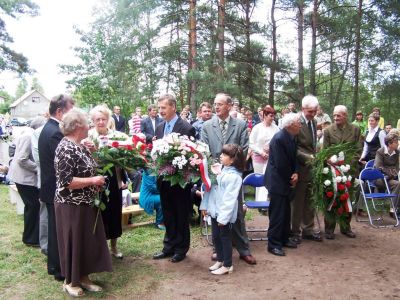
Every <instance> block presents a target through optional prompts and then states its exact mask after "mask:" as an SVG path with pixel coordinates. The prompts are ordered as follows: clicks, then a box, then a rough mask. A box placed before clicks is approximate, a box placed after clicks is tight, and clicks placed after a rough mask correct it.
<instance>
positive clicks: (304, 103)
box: [301, 95, 319, 108]
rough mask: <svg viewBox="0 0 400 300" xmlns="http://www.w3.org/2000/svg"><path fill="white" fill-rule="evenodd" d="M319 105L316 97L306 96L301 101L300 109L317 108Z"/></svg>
mask: <svg viewBox="0 0 400 300" xmlns="http://www.w3.org/2000/svg"><path fill="white" fill-rule="evenodd" d="M318 105H319V103H318V99H317V97H315V96H313V95H307V96H305V97H304V98H303V100H301V107H302V108H317V107H318Z"/></svg>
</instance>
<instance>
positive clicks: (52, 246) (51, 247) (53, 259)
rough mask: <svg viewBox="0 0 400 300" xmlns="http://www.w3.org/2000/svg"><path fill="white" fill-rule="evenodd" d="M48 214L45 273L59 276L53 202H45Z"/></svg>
mask: <svg viewBox="0 0 400 300" xmlns="http://www.w3.org/2000/svg"><path fill="white" fill-rule="evenodd" d="M46 207H47V215H48V220H49V224H48V237H47V238H48V244H47V273H49V274H50V275H54V276H61V268H60V257H59V254H58V242H57V230H56V214H55V211H54V204H53V203H46Z"/></svg>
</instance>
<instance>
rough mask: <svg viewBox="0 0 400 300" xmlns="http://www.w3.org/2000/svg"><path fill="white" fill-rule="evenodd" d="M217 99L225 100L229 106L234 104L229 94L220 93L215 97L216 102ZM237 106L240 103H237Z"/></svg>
mask: <svg viewBox="0 0 400 300" xmlns="http://www.w3.org/2000/svg"><path fill="white" fill-rule="evenodd" d="M217 98H223V99H225V101H226V103H228V104H232V103H233V102H232V98H231V96H229V95H228V94H225V93H218V94H216V95H215V100H216V99H217ZM235 103H236V102H235ZM237 104H238V105H239V101H237Z"/></svg>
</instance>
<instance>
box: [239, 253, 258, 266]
mask: <svg viewBox="0 0 400 300" xmlns="http://www.w3.org/2000/svg"><path fill="white" fill-rule="evenodd" d="M240 259H242V260H244V261H245V262H246V263H248V264H249V265H256V264H257V261H256V259H255V258H254V256H253V255H251V254H250V255H243V256H240Z"/></svg>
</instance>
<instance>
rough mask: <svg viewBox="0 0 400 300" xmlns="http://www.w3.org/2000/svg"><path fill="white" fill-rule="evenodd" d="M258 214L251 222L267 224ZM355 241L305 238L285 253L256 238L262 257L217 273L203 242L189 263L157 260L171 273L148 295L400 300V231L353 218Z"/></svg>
mask: <svg viewBox="0 0 400 300" xmlns="http://www.w3.org/2000/svg"><path fill="white" fill-rule="evenodd" d="M265 218H266V217H261V216H260V217H256V219H255V220H254V221H251V224H260V225H261V224H263V223H264V224H265V222H266V221H265ZM352 226H353V230H354V231H355V232H356V233H357V238H356V239H349V238H347V237H345V236H343V235H341V234H337V235H336V239H335V240H324V241H323V242H322V243H318V242H312V241H303V243H302V244H301V245H300V247H299V248H298V249H286V254H287V256H286V257H276V256H273V255H271V254H269V253H268V252H267V251H266V244H265V243H266V242H259V241H253V242H251V249H252V253H253V255H254V256H255V257H256V258H257V262H258V263H257V265H256V266H249V265H247V264H246V263H244V262H243V261H241V260H239V257H238V254H237V252H235V253H234V259H233V264H234V272H233V273H232V274H230V275H225V276H213V275H211V274H210V273H209V272H208V271H207V268H208V267H209V266H210V265H211V264H212V263H211V261H210V253H211V248H210V247H209V246H207V242H206V241H205V239H204V241H202V244H201V245H197V246H196V248H195V249H191V250H190V252H189V253H188V257H187V259H186V260H185V261H183V262H182V263H179V264H173V263H170V262H168V261H167V260H163V261H152V264H153V265H155V266H156V268H158V269H159V270H161V271H163V272H165V273H169V274H171V279H167V280H165V281H163V282H162V283H160V285H159V286H158V288H156V289H155V290H154V291H153V292H152V293H151V294H148V295H147V296H146V299H226V300H228V299H396V298H400V283H399V279H398V278H399V272H400V257H399V254H398V253H399V251H400V249H399V247H400V231H399V229H397V228H396V229H374V228H372V227H370V226H368V225H366V223H362V224H361V223H357V222H355V220H353V222H352Z"/></svg>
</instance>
